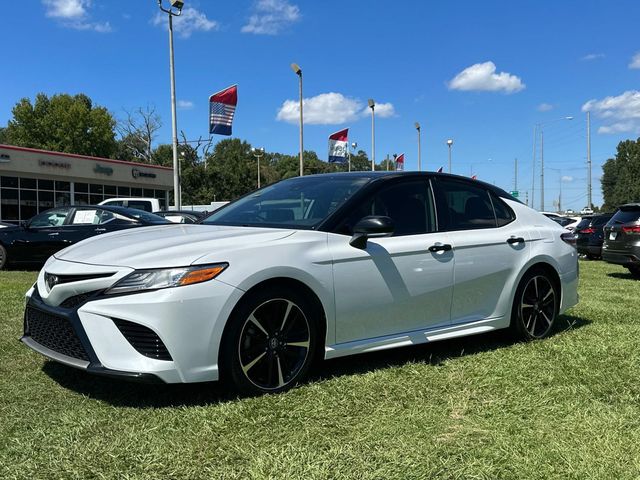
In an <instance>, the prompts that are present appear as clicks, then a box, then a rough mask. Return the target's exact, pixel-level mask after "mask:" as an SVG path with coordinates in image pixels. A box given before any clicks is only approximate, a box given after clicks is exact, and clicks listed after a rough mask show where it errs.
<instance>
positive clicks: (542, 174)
mask: <svg viewBox="0 0 640 480" xmlns="http://www.w3.org/2000/svg"><path fill="white" fill-rule="evenodd" d="M561 120H573V117H562V118H556V119H555V120H551V121H549V122H544V123H538V125H537V128H538V129H539V130H540V211H541V212H543V211H544V130H543V127H544V126H545V125H549V124H550V123H555V122H559V121H561ZM535 131H536V129H534V132H535ZM535 146H536V144H535V138H534V143H533V148H534V155H535ZM533 168H534V171H535V168H536V162H535V157H534V162H533ZM534 176H535V175H534ZM531 196H532V197H533V192H532V193H531ZM531 205H533V199H532V200H531Z"/></svg>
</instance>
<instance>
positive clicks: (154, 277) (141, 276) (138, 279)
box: [105, 263, 229, 295]
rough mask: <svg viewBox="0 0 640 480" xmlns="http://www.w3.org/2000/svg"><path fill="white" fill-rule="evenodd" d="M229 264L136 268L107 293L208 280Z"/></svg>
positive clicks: (154, 288)
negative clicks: (151, 268)
mask: <svg viewBox="0 0 640 480" xmlns="http://www.w3.org/2000/svg"><path fill="white" fill-rule="evenodd" d="M228 266H229V264H228V263H217V264H215V265H198V266H194V267H183V268H161V269H154V270H136V271H135V272H133V273H130V274H129V275H127V276H126V277H124V278H122V279H121V280H120V281H118V282H117V283H116V284H115V285H114V286H113V287H111V288H109V289H108V290H107V291H106V292H105V293H106V294H108V295H110V294H115V293H129V292H141V291H144V290H159V289H161V288H171V287H182V286H184V285H193V284H194V283H202V282H207V281H209V280H212V279H214V278H216V277H217V276H218V275H220V274H221V273H222V271H223V270H224V269H225V268H227V267H228Z"/></svg>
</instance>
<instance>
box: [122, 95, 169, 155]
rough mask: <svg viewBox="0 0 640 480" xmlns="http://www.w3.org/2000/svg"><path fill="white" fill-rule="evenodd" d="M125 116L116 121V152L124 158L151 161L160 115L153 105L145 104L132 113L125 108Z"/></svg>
mask: <svg viewBox="0 0 640 480" xmlns="http://www.w3.org/2000/svg"><path fill="white" fill-rule="evenodd" d="M125 113H126V115H127V118H126V119H124V120H122V121H120V122H118V124H117V126H116V130H117V131H118V134H119V135H120V140H119V141H118V144H119V145H118V147H119V148H118V153H119V154H121V155H122V156H123V157H122V159H126V160H135V161H137V162H143V163H153V142H154V140H155V138H156V133H157V132H158V130H160V128H161V127H162V120H161V119H160V115H158V114H157V113H156V109H155V107H150V106H148V105H147V107H146V108H145V109H143V108H142V107H140V108H138V109H137V110H135V111H134V112H133V113H131V112H128V111H126V110H125Z"/></svg>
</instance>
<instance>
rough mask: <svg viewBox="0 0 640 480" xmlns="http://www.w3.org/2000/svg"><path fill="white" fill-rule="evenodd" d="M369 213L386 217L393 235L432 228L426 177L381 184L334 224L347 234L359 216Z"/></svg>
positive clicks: (419, 232) (427, 230) (432, 213)
mask: <svg viewBox="0 0 640 480" xmlns="http://www.w3.org/2000/svg"><path fill="white" fill-rule="evenodd" d="M369 215H376V216H384V217H390V218H391V219H392V220H393V222H394V232H393V236H394V237H397V236H403V235H418V234H423V233H429V232H433V231H435V213H434V208H433V202H432V200H431V193H430V190H429V184H428V182H427V181H424V180H418V181H411V182H402V183H395V184H393V185H389V186H384V187H382V188H381V189H380V190H378V191H376V192H375V193H373V194H372V196H371V197H370V198H368V199H366V200H365V201H363V202H362V203H361V204H360V205H359V206H358V207H356V208H355V209H354V211H353V212H352V213H350V214H349V216H348V218H347V219H346V220H345V221H344V222H343V223H342V225H341V227H339V228H338V232H339V233H344V234H347V235H350V234H351V233H352V231H353V227H354V225H355V224H356V223H358V221H359V220H360V219H362V218H363V217H366V216H369Z"/></svg>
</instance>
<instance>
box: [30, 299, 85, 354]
mask: <svg viewBox="0 0 640 480" xmlns="http://www.w3.org/2000/svg"><path fill="white" fill-rule="evenodd" d="M25 323H26V325H25V327H26V328H25V333H26V334H28V335H30V336H31V338H32V339H33V340H34V341H36V342H37V343H39V344H40V345H42V346H43V347H47V348H49V349H51V350H53V351H54V352H58V353H61V354H63V355H66V356H68V357H72V358H77V359H80V360H86V361H89V356H88V355H87V352H86V351H85V349H84V347H83V346H82V343H81V342H80V339H79V338H78V335H76V332H75V330H74V329H73V327H72V326H71V324H70V323H69V320H67V319H66V318H62V317H57V316H55V315H50V314H48V313H45V312H43V311H40V310H37V309H35V308H31V307H27V310H26V313H25Z"/></svg>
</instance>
